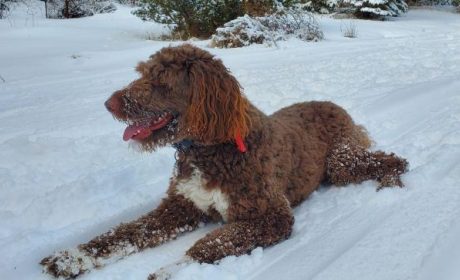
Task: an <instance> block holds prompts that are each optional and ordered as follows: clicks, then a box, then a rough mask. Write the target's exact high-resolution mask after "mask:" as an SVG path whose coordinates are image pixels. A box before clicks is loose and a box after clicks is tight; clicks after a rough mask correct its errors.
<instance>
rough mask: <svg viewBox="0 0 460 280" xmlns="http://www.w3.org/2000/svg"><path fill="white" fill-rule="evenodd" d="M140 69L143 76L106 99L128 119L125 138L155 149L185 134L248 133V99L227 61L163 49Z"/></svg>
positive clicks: (216, 138) (203, 138) (210, 139)
mask: <svg viewBox="0 0 460 280" xmlns="http://www.w3.org/2000/svg"><path fill="white" fill-rule="evenodd" d="M136 69H137V71H138V72H139V73H140V75H141V76H140V78H139V79H137V80H135V81H133V82H132V83H131V84H130V85H128V86H127V87H125V88H124V89H121V90H118V91H116V92H115V93H114V94H113V95H112V96H111V97H110V98H109V99H108V100H107V101H106V102H105V106H106V107H107V109H108V110H109V111H110V112H111V113H112V115H113V116H114V117H115V118H116V119H118V120H120V121H123V122H125V123H127V125H128V127H127V128H126V130H125V132H124V135H123V139H124V140H126V141H127V140H130V139H133V140H136V141H137V142H139V143H140V144H141V145H142V147H143V149H144V150H153V149H155V148H156V147H159V146H164V145H167V144H173V143H177V142H180V141H182V140H184V139H189V140H192V141H196V142H199V143H201V144H205V145H207V144H216V143H224V142H228V141H233V139H235V137H236V136H237V135H238V134H240V135H241V136H242V137H245V136H246V135H247V134H248V132H249V126H250V122H249V116H248V107H249V104H248V101H247V100H246V99H245V98H244V97H243V96H242V94H241V87H240V85H239V83H238V81H237V80H236V79H235V78H234V77H233V76H232V75H231V74H230V73H229V71H228V70H227V68H226V67H225V66H224V65H223V63H222V61H221V60H219V59H216V58H214V57H213V56H212V55H211V54H210V53H208V52H207V51H204V50H202V49H199V48H197V47H194V46H192V45H182V46H178V47H168V48H163V49H161V50H160V51H159V52H157V53H156V54H154V55H152V56H151V57H150V59H149V60H147V61H146V62H141V63H139V65H138V66H137V68H136Z"/></svg>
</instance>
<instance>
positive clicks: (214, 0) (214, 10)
mask: <svg viewBox="0 0 460 280" xmlns="http://www.w3.org/2000/svg"><path fill="white" fill-rule="evenodd" d="M140 2H141V8H140V9H139V10H137V11H135V12H134V14H136V15H137V16H139V17H141V18H142V19H144V20H154V21H156V22H159V23H163V24H174V25H175V30H174V31H175V33H176V34H179V35H180V37H181V38H188V37H198V38H208V37H209V36H210V35H211V34H212V33H213V32H214V31H215V30H216V28H217V27H219V26H222V25H223V24H224V23H226V22H228V21H230V20H232V19H235V18H237V17H238V16H240V15H242V14H243V3H242V1H241V0H141V1H140Z"/></svg>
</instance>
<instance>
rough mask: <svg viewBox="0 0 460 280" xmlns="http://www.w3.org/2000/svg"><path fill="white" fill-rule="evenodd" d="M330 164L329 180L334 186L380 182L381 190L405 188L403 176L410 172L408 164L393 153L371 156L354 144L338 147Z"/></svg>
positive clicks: (372, 153) (370, 153) (329, 160)
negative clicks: (396, 187)
mask: <svg viewBox="0 0 460 280" xmlns="http://www.w3.org/2000/svg"><path fill="white" fill-rule="evenodd" d="M326 164H327V169H326V172H327V178H328V180H329V181H330V182H331V183H333V184H335V185H339V186H340V185H347V184H350V183H361V182H363V181H366V180H377V181H378V182H379V187H378V190H379V189H381V188H383V187H388V186H399V187H402V186H404V184H403V183H402V181H401V178H400V176H401V174H403V173H404V172H406V171H407V168H408V162H407V161H406V160H405V159H403V158H400V157H398V156H396V155H395V154H393V153H391V154H387V153H384V152H382V151H377V152H371V151H369V150H367V149H366V148H365V147H362V146H360V145H354V144H351V143H350V142H345V143H338V144H336V145H334V147H333V148H332V149H331V151H330V153H329V155H328V158H327V160H326Z"/></svg>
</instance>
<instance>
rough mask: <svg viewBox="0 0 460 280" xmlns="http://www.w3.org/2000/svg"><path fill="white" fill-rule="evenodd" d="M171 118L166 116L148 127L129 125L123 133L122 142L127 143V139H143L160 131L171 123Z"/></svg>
mask: <svg viewBox="0 0 460 280" xmlns="http://www.w3.org/2000/svg"><path fill="white" fill-rule="evenodd" d="M171 119H172V116H171V115H168V116H166V117H165V118H163V119H162V120H161V121H158V122H156V123H154V124H150V125H135V124H133V125H129V126H128V127H127V128H126V129H125V133H123V140H125V141H128V140H129V139H137V140H139V139H145V138H147V137H149V136H150V134H152V132H153V131H155V130H157V129H160V128H162V127H164V126H165V125H167V124H168V123H169V121H171Z"/></svg>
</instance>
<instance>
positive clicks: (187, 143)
mask: <svg viewBox="0 0 460 280" xmlns="http://www.w3.org/2000/svg"><path fill="white" fill-rule="evenodd" d="M192 145H193V141H192V140H190V139H184V140H182V141H180V142H177V143H174V144H173V145H172V146H173V147H174V148H175V149H176V151H177V152H178V153H186V152H188V151H189V150H190V148H191V147H192Z"/></svg>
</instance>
